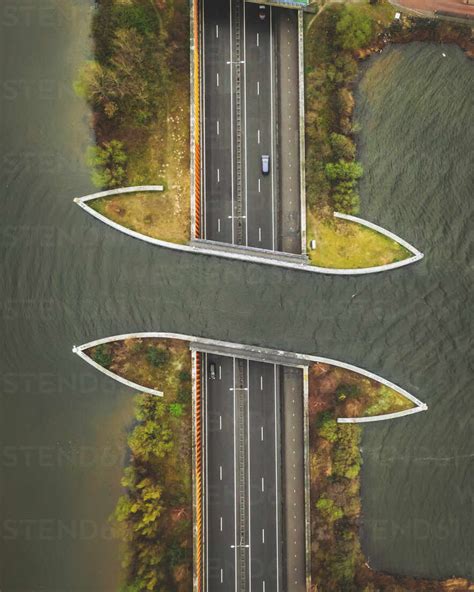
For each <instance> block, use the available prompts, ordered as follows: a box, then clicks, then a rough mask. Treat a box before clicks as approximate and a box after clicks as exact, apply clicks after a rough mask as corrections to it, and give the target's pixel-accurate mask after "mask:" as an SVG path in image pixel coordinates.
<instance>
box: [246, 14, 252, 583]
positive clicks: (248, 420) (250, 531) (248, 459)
mask: <svg viewBox="0 0 474 592" xmlns="http://www.w3.org/2000/svg"><path fill="white" fill-rule="evenodd" d="M244 22H245V21H244ZM247 384H248V388H247V479H248V481H247V495H248V504H249V505H248V508H249V509H248V515H249V526H248V528H249V585H250V588H249V592H252V556H251V553H252V552H251V545H252V497H251V494H250V459H251V456H250V361H249V360H247Z"/></svg>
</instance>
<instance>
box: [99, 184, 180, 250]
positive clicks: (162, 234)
mask: <svg viewBox="0 0 474 592" xmlns="http://www.w3.org/2000/svg"><path fill="white" fill-rule="evenodd" d="M183 201H184V196H183V195H182V194H181V193H180V192H173V191H170V190H165V191H163V192H155V191H149V192H148V191H147V192H144V193H127V194H125V195H118V196H112V197H102V198H99V199H95V200H93V201H91V202H89V204H90V206H91V207H92V208H94V209H95V210H96V211H97V212H99V213H100V214H103V215H104V216H106V217H107V218H110V219H111V220H113V221H114V222H117V224H121V225H122V226H125V227H126V228H130V229H131V230H135V231H136V232H140V233H141V234H144V235H146V236H150V237H153V238H157V239H160V240H163V241H168V242H171V243H179V244H186V243H187V242H188V241H189V208H186V209H185V208H183V203H182V202H183ZM188 203H189V196H188V195H187V194H186V205H187V204H188Z"/></svg>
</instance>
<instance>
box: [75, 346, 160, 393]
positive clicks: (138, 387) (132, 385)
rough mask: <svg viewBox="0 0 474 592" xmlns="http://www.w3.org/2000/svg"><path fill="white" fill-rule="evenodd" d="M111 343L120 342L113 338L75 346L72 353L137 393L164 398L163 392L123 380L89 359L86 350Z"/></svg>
mask: <svg viewBox="0 0 474 592" xmlns="http://www.w3.org/2000/svg"><path fill="white" fill-rule="evenodd" d="M111 341H118V340H117V339H113V338H112V339H99V340H98V341H97V342H92V344H86V345H79V346H74V347H73V348H72V351H73V352H74V353H75V354H77V355H78V356H79V357H80V358H82V359H83V360H85V361H86V362H87V363H88V364H90V365H91V366H94V368H95V369H96V370H98V371H99V372H102V374H105V375H106V376H108V377H109V378H113V379H114V380H116V381H117V382H121V383H122V384H124V385H125V386H128V387H129V388H131V389H133V390H135V391H139V392H141V393H148V394H149V395H154V396H156V397H162V396H163V392H162V391H158V390H156V389H151V388H147V387H146V386H142V385H140V384H137V383H136V382H132V381H131V380H127V379H126V378H122V377H121V376H119V375H118V374H115V372H111V371H110V370H107V368H104V367H103V366H101V365H100V364H98V363H97V362H94V360H93V359H92V358H91V357H89V356H88V355H87V354H85V353H84V350H86V349H89V347H94V346H95V345H101V344H102V343H109V342H111Z"/></svg>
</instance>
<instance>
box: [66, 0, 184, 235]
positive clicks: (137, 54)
mask: <svg viewBox="0 0 474 592" xmlns="http://www.w3.org/2000/svg"><path fill="white" fill-rule="evenodd" d="M93 38H94V48H95V49H94V60H93V61H91V62H88V63H87V64H85V66H84V67H83V69H82V71H81V73H80V77H79V80H78V82H77V83H76V90H77V92H78V93H79V94H80V95H81V96H83V97H85V98H86V99H87V101H88V102H89V104H90V105H91V107H92V109H93V113H94V118H93V127H94V131H95V136H96V146H95V147H94V148H92V149H91V150H90V151H89V154H88V161H89V163H90V165H91V166H92V167H93V175H92V178H93V181H94V183H95V185H96V186H97V187H100V188H103V189H111V188H115V187H122V186H135V185H164V188H165V191H164V193H163V195H160V196H155V197H153V196H152V194H147V195H146V196H137V195H134V194H129V195H126V196H121V197H113V198H110V204H109V203H107V200H103V201H102V203H97V202H94V201H93V202H90V205H91V206H92V207H95V208H96V209H98V210H99V211H101V212H102V213H104V214H105V215H108V216H110V218H111V219H113V220H114V221H116V222H118V223H119V224H123V225H125V226H128V227H130V228H133V229H134V230H137V231H139V232H142V231H143V232H144V234H148V235H149V236H153V237H155V238H158V239H163V240H172V241H176V242H181V243H182V242H186V241H187V240H189V233H190V200H189V183H190V177H189V135H190V130H189V6H188V2H187V1H186V0H157V1H156V2H154V1H150V0H127V1H125V0H99V3H98V8H97V10H96V13H95V16H94V24H93ZM155 206H156V207H155ZM164 229H166V237H165V236H164V235H163V232H164Z"/></svg>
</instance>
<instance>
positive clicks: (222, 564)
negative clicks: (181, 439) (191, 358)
mask: <svg viewBox="0 0 474 592" xmlns="http://www.w3.org/2000/svg"><path fill="white" fill-rule="evenodd" d="M203 362H204V363H203V365H204V368H203V370H204V372H203V377H204V381H205V387H207V388H206V389H205V392H206V397H205V400H206V406H205V407H206V468H207V470H206V509H207V512H206V542H207V545H206V558H207V589H208V591H209V592H214V591H219V592H222V591H223V590H226V591H227V590H228V591H229V592H231V591H234V590H235V550H234V549H233V548H232V545H233V544H234V542H235V519H234V516H235V497H234V495H233V491H234V469H235V467H234V392H233V390H232V388H233V382H234V377H233V360H232V358H226V357H222V356H213V355H207V354H205V355H204V356H203ZM210 364H215V367H216V378H215V379H211V378H210V372H209V368H210Z"/></svg>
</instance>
